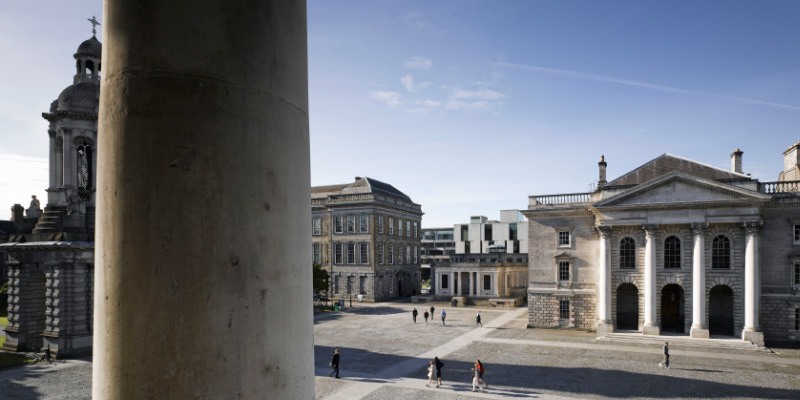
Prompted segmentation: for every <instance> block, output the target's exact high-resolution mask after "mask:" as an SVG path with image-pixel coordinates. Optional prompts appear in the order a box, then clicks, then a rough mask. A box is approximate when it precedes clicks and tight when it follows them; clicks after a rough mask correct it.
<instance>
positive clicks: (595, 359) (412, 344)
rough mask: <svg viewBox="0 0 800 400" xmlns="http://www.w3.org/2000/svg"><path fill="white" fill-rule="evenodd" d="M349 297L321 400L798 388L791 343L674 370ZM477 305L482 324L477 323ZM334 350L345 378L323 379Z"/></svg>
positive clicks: (14, 378) (683, 362)
mask: <svg viewBox="0 0 800 400" xmlns="http://www.w3.org/2000/svg"><path fill="white" fill-rule="evenodd" d="M353 305H354V307H352V308H350V307H347V308H345V310H344V311H343V312H331V313H323V314H319V315H317V316H315V323H314V330H315V359H314V362H315V368H316V378H315V386H316V398H317V399H330V400H335V399H348V400H349V399H376V400H377V399H400V400H405V399H444V400H450V399H563V398H592V399H600V398H645V399H661V398H674V399H677V398H742V399H744V398H755V399H797V398H800V378H799V377H798V374H799V373H800V351H798V350H793V349H775V352H774V353H769V352H763V351H762V352H759V351H747V350H746V351H739V350H731V349H703V348H700V347H694V346H691V347H690V346H682V345H679V344H671V345H670V353H671V355H672V357H671V369H670V370H663V369H660V368H659V367H658V362H660V361H661V347H660V345H659V344H657V343H653V344H642V343H638V344H637V343H613V342H612V343H607V342H598V341H596V340H595V335H594V334H593V333H590V332H577V331H557V330H546V329H525V324H526V321H527V309H526V308H502V307H497V308H494V307H466V308H464V307H458V308H452V307H449V304H447V303H436V304H434V306H435V308H436V311H435V315H434V317H433V318H430V319H429V321H428V323H427V324H426V323H425V320H424V318H423V315H422V314H423V312H424V311H425V309H428V308H429V307H430V304H424V303H423V304H411V303H378V304H356V303H354V304H353ZM414 307H416V308H417V310H418V311H419V314H420V315H419V317H418V318H417V323H416V324H414V323H413V321H412V318H411V310H412V309H413V308H414ZM442 309H445V310H446V311H447V319H446V323H445V324H444V325H443V324H442V321H441V318H440V317H439V312H440V311H441V310H442ZM478 310H481V312H482V322H483V327H477V326H476V322H475V315H476V313H477V311H478ZM666 339H667V340H669V337H667V338H666ZM335 348H338V349H339V350H340V352H341V369H340V377H341V379H334V378H330V377H328V373H329V372H330V370H331V368H330V367H329V366H328V363H329V361H330V357H331V355H332V354H333V350H334V349H335ZM434 356H438V357H439V358H440V359H441V360H442V362H444V367H443V369H442V380H443V386H442V387H441V388H435V387H433V386H431V387H426V386H425V383H426V382H427V378H426V376H425V375H426V368H427V364H428V361H430V360H431V359H433V357H434ZM476 359H480V360H481V362H482V363H483V364H484V366H485V367H486V371H487V375H486V376H485V380H486V382H487V383H488V384H489V388H488V389H487V390H486V392H475V393H473V392H472V391H471V390H472V385H471V373H470V368H471V366H472V364H473V363H474V362H475V360H476ZM91 371H92V364H91V360H89V359H78V360H66V361H63V360H59V361H56V362H54V363H53V364H50V365H48V364H43V363H38V364H35V365H30V366H24V367H17V368H11V369H6V370H2V371H0V398H2V399H12V398H13V399H21V400H25V399H47V400H55V399H89V398H91ZM264 398H269V396H268V395H265V397H264Z"/></svg>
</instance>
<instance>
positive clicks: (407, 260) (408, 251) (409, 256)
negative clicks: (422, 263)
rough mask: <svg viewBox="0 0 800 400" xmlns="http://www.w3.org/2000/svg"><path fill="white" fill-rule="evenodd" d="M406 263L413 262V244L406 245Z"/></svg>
mask: <svg viewBox="0 0 800 400" xmlns="http://www.w3.org/2000/svg"><path fill="white" fill-rule="evenodd" d="M406 264H411V246H409V245H406Z"/></svg>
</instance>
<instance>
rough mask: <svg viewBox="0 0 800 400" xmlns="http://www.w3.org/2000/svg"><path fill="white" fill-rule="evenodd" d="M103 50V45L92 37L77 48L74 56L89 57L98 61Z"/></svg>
mask: <svg viewBox="0 0 800 400" xmlns="http://www.w3.org/2000/svg"><path fill="white" fill-rule="evenodd" d="M102 50H103V44H102V43H100V41H99V40H97V38H96V37H94V36H92V37H91V38H89V39H87V40H84V41H83V43H81V45H80V46H78V51H77V52H75V56H76V57H77V56H84V55H86V56H90V57H94V58H97V59H99V58H100V55H101V53H102Z"/></svg>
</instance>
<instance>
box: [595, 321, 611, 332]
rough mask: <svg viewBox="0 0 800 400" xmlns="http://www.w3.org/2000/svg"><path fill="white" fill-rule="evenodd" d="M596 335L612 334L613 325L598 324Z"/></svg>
mask: <svg viewBox="0 0 800 400" xmlns="http://www.w3.org/2000/svg"><path fill="white" fill-rule="evenodd" d="M597 333H598V334H601V335H602V334H606V333H614V323H613V322H609V321H605V322H598V323H597Z"/></svg>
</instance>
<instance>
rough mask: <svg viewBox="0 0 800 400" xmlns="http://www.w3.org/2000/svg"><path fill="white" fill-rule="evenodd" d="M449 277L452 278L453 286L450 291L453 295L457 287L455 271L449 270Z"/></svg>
mask: <svg viewBox="0 0 800 400" xmlns="http://www.w3.org/2000/svg"><path fill="white" fill-rule="evenodd" d="M450 277H451V278H453V287H452V288H451V289H450V293H451V294H452V295H453V296H457V294H456V289H457V288H458V275H457V272H451V273H450Z"/></svg>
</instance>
